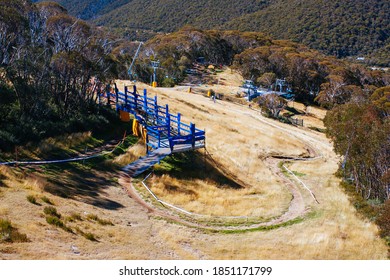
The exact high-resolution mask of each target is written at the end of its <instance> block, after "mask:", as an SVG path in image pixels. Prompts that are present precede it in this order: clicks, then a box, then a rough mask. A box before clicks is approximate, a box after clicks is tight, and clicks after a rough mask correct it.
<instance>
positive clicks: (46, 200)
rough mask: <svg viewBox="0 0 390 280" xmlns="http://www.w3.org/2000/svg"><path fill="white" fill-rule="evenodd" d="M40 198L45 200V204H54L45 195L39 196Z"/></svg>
mask: <svg viewBox="0 0 390 280" xmlns="http://www.w3.org/2000/svg"><path fill="white" fill-rule="evenodd" d="M41 199H42V201H43V202H45V203H47V204H50V205H54V203H53V202H52V201H51V200H50V199H49V198H48V197H46V196H43V197H41Z"/></svg>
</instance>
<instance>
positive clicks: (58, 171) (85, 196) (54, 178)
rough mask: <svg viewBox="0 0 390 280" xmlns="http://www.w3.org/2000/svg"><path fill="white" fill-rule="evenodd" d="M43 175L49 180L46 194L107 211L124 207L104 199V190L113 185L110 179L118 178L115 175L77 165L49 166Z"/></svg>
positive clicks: (45, 187)
mask: <svg viewBox="0 0 390 280" xmlns="http://www.w3.org/2000/svg"><path fill="white" fill-rule="evenodd" d="M45 173H46V174H47V177H48V178H49V179H48V182H49V183H48V184H46V185H45V186H44V190H45V191H46V192H49V193H51V194H53V195H56V196H59V197H63V198H68V199H74V200H77V201H82V202H84V203H87V204H90V205H93V206H96V207H99V208H103V209H108V210H117V209H120V208H123V207H124V206H123V205H122V204H120V203H118V202H116V201H113V200H111V199H108V198H106V197H105V194H106V190H107V189H108V188H109V187H110V186H112V185H113V184H115V183H114V182H113V181H112V180H111V179H112V178H115V177H117V176H119V175H118V174H116V173H113V172H103V171H97V170H94V169H91V168H89V167H88V166H84V165H82V164H79V163H77V164H76V163H64V164H57V165H50V166H48V167H46V168H45Z"/></svg>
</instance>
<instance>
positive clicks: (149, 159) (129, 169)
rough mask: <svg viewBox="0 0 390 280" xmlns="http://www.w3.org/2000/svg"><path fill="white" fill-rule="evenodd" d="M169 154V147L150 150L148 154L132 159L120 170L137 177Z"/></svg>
mask: <svg viewBox="0 0 390 280" xmlns="http://www.w3.org/2000/svg"><path fill="white" fill-rule="evenodd" d="M170 154H171V149H169V148H160V149H157V150H154V151H153V152H150V153H149V154H148V155H146V156H144V157H142V158H140V159H138V160H136V161H134V162H133V163H131V164H129V165H126V166H125V167H123V168H122V170H123V171H124V172H126V173H127V175H129V176H130V177H137V176H138V175H140V174H141V173H143V172H145V171H146V170H148V169H149V168H151V167H152V166H153V165H155V164H156V163H159V162H160V161H161V160H162V159H164V158H165V157H166V156H169V155H170Z"/></svg>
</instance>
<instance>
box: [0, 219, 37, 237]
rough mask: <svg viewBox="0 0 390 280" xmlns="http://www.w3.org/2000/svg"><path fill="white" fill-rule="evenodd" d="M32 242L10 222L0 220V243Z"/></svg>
mask: <svg viewBox="0 0 390 280" xmlns="http://www.w3.org/2000/svg"><path fill="white" fill-rule="evenodd" d="M13 242H20V243H21V242H30V240H29V239H28V238H27V235H26V234H23V233H20V232H19V231H18V230H17V229H16V228H15V227H13V226H12V224H11V222H10V221H8V220H4V219H0V243H13Z"/></svg>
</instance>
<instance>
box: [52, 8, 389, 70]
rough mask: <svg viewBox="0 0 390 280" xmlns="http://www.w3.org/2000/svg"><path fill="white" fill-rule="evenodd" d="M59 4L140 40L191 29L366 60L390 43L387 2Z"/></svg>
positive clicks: (386, 62) (387, 60)
mask: <svg viewBox="0 0 390 280" xmlns="http://www.w3.org/2000/svg"><path fill="white" fill-rule="evenodd" d="M57 2H59V3H61V4H63V5H64V6H65V7H67V8H68V9H69V11H70V12H71V13H72V14H73V15H76V16H80V17H81V18H83V19H87V20H92V21H93V22H94V23H96V24H98V25H104V26H107V27H110V28H114V29H116V30H117V31H119V32H120V33H121V34H126V35H127V36H129V37H131V38H140V39H142V40H144V39H146V38H147V37H149V38H150V36H152V35H153V33H154V32H173V31H177V30H179V29H180V28H181V27H183V26H184V25H186V24H191V25H194V26H195V27H198V28H202V29H224V30H227V29H238V30H241V31H256V32H259V31H260V32H266V33H268V34H270V35H271V36H273V37H274V38H277V39H292V40H294V41H297V42H300V43H303V44H305V45H308V46H310V47H312V48H314V49H317V50H320V51H322V52H324V53H327V54H331V55H336V56H338V57H345V56H351V55H352V56H353V55H355V56H356V55H367V54H369V53H372V52H373V51H374V50H376V49H379V48H382V47H384V46H386V45H388V44H389V30H390V20H389V17H388V12H389V9H390V7H389V3H388V1H383V0H369V1H364V0H338V1H325V0H309V1H301V0H290V1H282V0H245V1H240V2H237V1H231V0H229V1H210V0H198V1H191V2H188V1H183V0H165V1H157V0H147V1H144V0H133V1H123V0H111V1H109V0H107V1H90V0H84V1H63V0H57ZM221 7H223V8H221ZM144 31H146V32H144ZM151 31H152V32H151ZM154 34H155V33H154ZM384 59H385V61H379V63H380V64H381V65H388V64H389V58H388V57H385V58H384ZM372 62H377V61H375V60H373V61H372Z"/></svg>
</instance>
